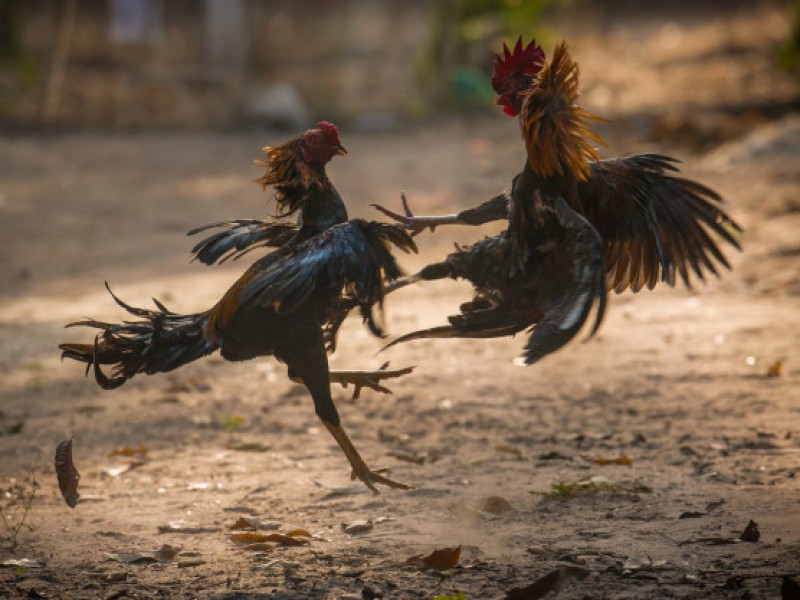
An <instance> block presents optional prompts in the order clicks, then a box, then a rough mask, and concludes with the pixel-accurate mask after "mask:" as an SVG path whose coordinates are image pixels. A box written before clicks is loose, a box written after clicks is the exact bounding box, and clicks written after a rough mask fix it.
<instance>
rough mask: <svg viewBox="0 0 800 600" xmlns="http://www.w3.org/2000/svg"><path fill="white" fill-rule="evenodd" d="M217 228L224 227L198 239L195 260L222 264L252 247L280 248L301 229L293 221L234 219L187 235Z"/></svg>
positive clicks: (194, 251)
mask: <svg viewBox="0 0 800 600" xmlns="http://www.w3.org/2000/svg"><path fill="white" fill-rule="evenodd" d="M215 227H219V228H222V231H218V232H216V233H214V234H212V235H210V236H208V237H206V238H204V239H202V240H201V241H200V242H198V243H197V244H196V245H195V247H194V248H192V255H193V256H194V258H193V259H192V260H199V261H200V262H201V263H203V264H206V265H213V264H214V263H215V262H217V261H219V264H222V263H224V262H225V261H226V260H229V259H233V260H236V259H238V258H241V257H242V256H243V255H245V254H247V253H248V252H250V251H251V250H255V249H256V248H263V247H273V248H274V247H280V246H283V245H284V244H286V243H287V242H289V241H290V240H291V239H292V238H293V237H294V236H295V235H296V234H297V231H298V230H299V226H298V225H296V224H294V223H285V222H273V221H260V220H258V219H234V220H231V221H221V222H220V223H212V224H210V225H204V226H203V227H198V228H197V229H192V230H191V231H190V232H189V233H187V234H186V235H195V234H197V233H200V232H203V231H208V230H209V229H213V228H215Z"/></svg>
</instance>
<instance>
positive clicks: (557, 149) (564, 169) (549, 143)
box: [520, 42, 604, 180]
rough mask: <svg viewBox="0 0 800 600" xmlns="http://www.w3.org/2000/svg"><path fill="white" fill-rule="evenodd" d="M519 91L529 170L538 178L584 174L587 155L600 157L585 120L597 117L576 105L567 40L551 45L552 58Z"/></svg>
mask: <svg viewBox="0 0 800 600" xmlns="http://www.w3.org/2000/svg"><path fill="white" fill-rule="evenodd" d="M523 94H524V95H525V96H526V97H525V99H524V101H523V108H522V113H521V115H520V124H521V126H522V134H523V137H524V138H525V148H526V150H527V153H528V164H529V165H530V168H531V170H532V171H533V172H534V173H536V174H537V175H538V176H540V177H543V178H550V177H556V176H572V177H574V178H575V179H578V180H584V179H586V178H587V177H588V175H589V165H588V161H591V160H598V159H599V156H598V154H597V151H596V150H595V148H594V147H593V146H592V145H591V144H590V142H594V143H596V144H604V142H603V140H602V139H601V138H600V137H598V136H597V135H595V134H594V133H592V132H591V131H590V130H589V127H588V121H590V120H598V121H599V120H602V119H600V118H598V117H595V116H593V115H590V114H589V113H587V112H586V111H584V110H583V109H582V108H581V107H580V106H579V105H578V65H577V63H576V62H575V61H574V60H572V58H570V56H569V53H568V51H567V45H566V43H564V42H561V43H560V44H559V45H558V46H556V48H555V50H554V52H553V60H552V61H551V62H550V64H549V65H548V66H547V67H545V68H544V69H543V70H542V72H541V73H540V75H539V78H538V79H537V80H536V81H535V82H534V84H533V86H532V87H531V89H529V90H527V91H525V92H523Z"/></svg>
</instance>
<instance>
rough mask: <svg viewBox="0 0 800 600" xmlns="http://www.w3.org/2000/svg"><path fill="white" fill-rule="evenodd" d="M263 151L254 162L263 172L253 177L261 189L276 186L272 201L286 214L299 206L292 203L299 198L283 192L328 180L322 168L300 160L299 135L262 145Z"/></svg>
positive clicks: (318, 184)
mask: <svg viewBox="0 0 800 600" xmlns="http://www.w3.org/2000/svg"><path fill="white" fill-rule="evenodd" d="M263 151H264V158H260V159H257V160H256V161H255V164H256V166H258V167H259V168H261V169H264V175H262V176H261V177H259V178H258V179H256V182H257V183H260V184H261V187H262V188H263V189H264V190H266V189H267V188H269V187H272V188H274V189H275V202H276V203H277V204H278V207H279V208H281V209H282V210H283V211H285V212H286V213H292V212H294V211H296V210H299V209H300V208H301V207H300V206H299V205H297V206H295V204H297V201H298V200H299V198H300V197H299V196H296V195H289V194H286V192H288V191H290V190H296V189H297V188H305V189H310V188H312V187H321V186H322V185H323V184H324V183H325V181H326V179H327V177H326V175H325V170H324V169H323V168H320V167H318V166H315V165H310V164H308V163H307V162H305V161H304V160H303V153H302V149H301V147H300V139H299V138H295V139H292V140H289V141H288V142H285V143H283V144H281V145H280V146H264V148H263Z"/></svg>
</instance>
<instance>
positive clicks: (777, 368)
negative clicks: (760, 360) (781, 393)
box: [765, 358, 783, 377]
mask: <svg viewBox="0 0 800 600" xmlns="http://www.w3.org/2000/svg"><path fill="white" fill-rule="evenodd" d="M782 368H783V359H782V358H779V359H778V360H776V361H775V362H774V363H772V364H771V365H770V366H769V369H767V372H766V373H765V375H766V376H767V377H780V376H781V369H782Z"/></svg>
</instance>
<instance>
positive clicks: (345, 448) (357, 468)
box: [322, 419, 414, 494]
mask: <svg viewBox="0 0 800 600" xmlns="http://www.w3.org/2000/svg"><path fill="white" fill-rule="evenodd" d="M322 422H323V423H324V424H325V427H327V429H328V431H330V432H331V435H332V436H333V439H335V440H336V443H337V444H339V447H340V448H341V449H342V452H344V455H345V456H346V457H347V460H349V461H350V465H351V466H352V467H353V473H352V475H351V477H352V478H353V479H358V480H360V481H362V482H363V483H364V485H366V486H367V487H368V488H369V489H371V490H372V491H373V492H375V493H376V494H377V493H378V488H376V487H375V484H376V483H379V484H381V485H385V486H387V487H391V488H396V489H399V490H413V489H414V486H411V485H407V484H405V483H400V482H399V481H394V480H393V479H389V478H388V477H384V476H383V475H381V473H380V470H376V471H373V470H372V469H370V468H369V467H368V466H367V463H365V462H364V459H363V458H361V455H360V454H359V453H358V450H356V447H355V446H354V445H353V442H351V441H350V438H349V437H348V436H347V434H346V433H345V431H344V429H342V426H341V424H339V425H334V424H333V423H331V422H330V421H326V420H325V419H323V420H322Z"/></svg>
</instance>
